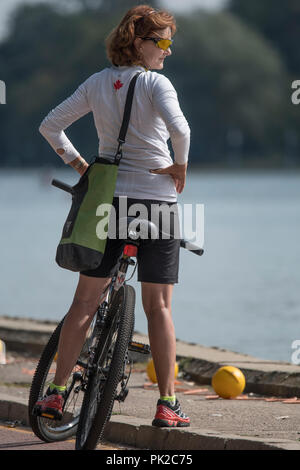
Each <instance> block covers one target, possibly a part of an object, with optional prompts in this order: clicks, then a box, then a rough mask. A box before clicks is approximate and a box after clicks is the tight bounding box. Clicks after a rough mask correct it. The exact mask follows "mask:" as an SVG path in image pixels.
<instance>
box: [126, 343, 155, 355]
mask: <svg viewBox="0 0 300 470" xmlns="http://www.w3.org/2000/svg"><path fill="white" fill-rule="evenodd" d="M128 350H129V351H133V352H138V353H141V354H150V346H149V344H144V343H138V342H136V341H131V342H130V343H129V346H128Z"/></svg>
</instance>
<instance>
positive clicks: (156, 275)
mask: <svg viewBox="0 0 300 470" xmlns="http://www.w3.org/2000/svg"><path fill="white" fill-rule="evenodd" d="M123 203H124V199H123ZM137 203H138V204H143V205H144V206H145V207H146V210H147V214H148V217H147V220H152V221H153V222H154V223H156V225H159V229H162V230H163V232H164V233H170V234H171V236H172V235H174V234H175V237H173V238H171V237H170V238H169V239H168V238H166V237H164V236H163V235H162V234H161V233H160V235H159V237H158V238H157V239H155V240H140V245H139V247H138V254H137V263H138V264H137V270H138V281H140V282H155V283H159V284H176V283H178V270H179V250H180V238H179V236H178V234H179V230H180V228H179V220H178V211H177V210H178V208H177V204H176V203H170V202H164V201H157V200H150V199H131V198H127V213H124V211H121V212H122V213H120V211H119V198H114V200H113V206H114V207H115V210H116V219H117V220H118V218H119V215H120V217H124V216H127V215H128V211H129V209H130V208H131V207H132V205H133V204H137ZM162 206H164V207H162ZM166 206H168V207H166ZM133 209H135V208H133ZM164 209H166V212H165V213H164ZM151 210H152V211H153V212H152V213H151ZM153 213H155V214H156V217H154V218H153V217H151V215H152V214H153ZM169 213H170V214H171V217H170V220H169V221H168V222H167V223H165V222H166V218H167V217H168V214H169ZM172 214H173V215H172ZM129 215H136V216H139V212H135V213H134V214H133V213H131V214H129ZM145 215H146V214H145V213H143V214H142V213H140V217H141V218H146V217H145ZM157 216H158V217H159V218H157ZM157 222H158V224H157ZM123 248H124V240H122V239H110V238H108V239H107V243H106V248H105V252H104V256H103V258H102V262H101V264H100V266H98V268H96V269H92V270H88V271H81V274H84V275H85V276H91V277H101V278H104V277H112V276H113V274H114V273H115V270H116V267H117V264H118V261H119V259H120V257H121V256H122V252H123Z"/></svg>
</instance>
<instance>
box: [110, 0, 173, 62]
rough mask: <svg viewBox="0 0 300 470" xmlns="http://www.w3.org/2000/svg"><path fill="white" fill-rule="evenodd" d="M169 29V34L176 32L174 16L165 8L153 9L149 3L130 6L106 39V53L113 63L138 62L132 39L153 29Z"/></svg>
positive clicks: (143, 35) (142, 35)
mask: <svg viewBox="0 0 300 470" xmlns="http://www.w3.org/2000/svg"><path fill="white" fill-rule="evenodd" d="M168 27H169V28H170V29H171V35H172V36H174V34H175V32H176V23H175V19H174V17H173V16H172V15H171V14H170V13H168V12H167V11H165V10H159V11H158V10H155V9H154V8H152V7H151V6H149V5H138V6H136V7H133V8H131V9H130V10H129V11H128V12H127V13H126V14H125V16H124V18H123V19H122V20H121V22H120V23H119V25H118V26H117V27H116V28H114V29H113V30H112V32H111V33H110V34H109V36H108V37H107V39H106V53H107V57H108V59H109V60H110V61H111V62H112V63H113V64H114V65H132V64H137V63H139V57H138V53H137V50H136V48H135V46H134V40H135V38H137V37H140V38H143V37H147V36H149V35H151V34H152V33H153V32H155V31H159V30H160V29H165V28H168Z"/></svg>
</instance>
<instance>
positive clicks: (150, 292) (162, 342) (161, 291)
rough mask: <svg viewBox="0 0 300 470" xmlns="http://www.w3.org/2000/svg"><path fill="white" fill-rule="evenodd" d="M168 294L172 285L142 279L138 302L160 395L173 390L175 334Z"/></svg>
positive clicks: (169, 295)
mask: <svg viewBox="0 0 300 470" xmlns="http://www.w3.org/2000/svg"><path fill="white" fill-rule="evenodd" d="M172 294H173V284H155V283H150V282H142V301H143V307H144V310H145V313H146V316H147V319H148V332H149V341H150V347H151V353H152V357H153V361H154V365H155V372H156V376H157V382H158V387H159V391H160V395H161V396H165V395H167V396H172V395H174V393H175V389H174V369H175V362H176V336H175V329H174V324H173V320H172V313H171V301H172Z"/></svg>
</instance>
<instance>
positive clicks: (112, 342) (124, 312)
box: [76, 285, 135, 450]
mask: <svg viewBox="0 0 300 470" xmlns="http://www.w3.org/2000/svg"><path fill="white" fill-rule="evenodd" d="M134 307H135V290H134V288H133V287H132V286H128V285H123V286H122V287H121V288H120V290H119V291H118V293H117V295H116V297H115V299H114V301H113V303H112V305H111V306H110V308H109V313H108V315H109V317H110V318H111V319H112V320H111V323H110V325H109V326H108V327H107V328H106V329H103V330H102V332H101V336H100V338H99V343H98V346H97V351H96V354H95V358H96V369H95V372H94V373H93V374H91V376H90V379H89V382H88V386H87V390H86V392H85V395H84V400H83V403H82V408H81V414H80V418H79V423H78V429H77V434H76V449H77V450H93V449H95V447H96V446H97V444H98V442H99V441H100V440H101V439H102V436H103V433H104V430H105V425H106V423H107V422H108V421H109V419H110V416H111V413H112V409H113V405H114V400H115V396H116V391H117V387H118V384H119V382H120V381H121V379H122V376H123V373H124V369H125V364H126V358H127V352H128V345H129V343H130V341H131V337H132V333H133V328H134Z"/></svg>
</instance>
